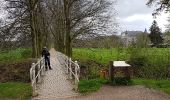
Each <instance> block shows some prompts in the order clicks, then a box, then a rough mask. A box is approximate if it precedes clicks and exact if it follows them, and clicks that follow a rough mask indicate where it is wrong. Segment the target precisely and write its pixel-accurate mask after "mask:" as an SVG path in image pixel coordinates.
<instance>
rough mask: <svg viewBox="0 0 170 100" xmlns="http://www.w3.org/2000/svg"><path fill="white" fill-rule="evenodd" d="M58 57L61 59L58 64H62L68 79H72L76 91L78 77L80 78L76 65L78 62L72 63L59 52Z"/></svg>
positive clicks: (78, 68)
mask: <svg viewBox="0 0 170 100" xmlns="http://www.w3.org/2000/svg"><path fill="white" fill-rule="evenodd" d="M59 55H60V57H59V58H60V59H62V61H60V63H61V62H62V63H63V64H64V66H65V70H66V74H68V75H69V79H74V84H75V90H77V89H78V82H79V77H80V67H79V65H78V62H77V61H75V62H74V61H72V60H71V58H69V57H68V56H66V55H65V54H63V53H60V52H59ZM73 70H74V71H73Z"/></svg>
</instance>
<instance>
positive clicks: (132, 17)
mask: <svg viewBox="0 0 170 100" xmlns="http://www.w3.org/2000/svg"><path fill="white" fill-rule="evenodd" d="M146 3H147V0H117V6H116V9H117V11H118V19H119V20H118V22H119V25H120V28H121V31H125V30H139V31H144V30H145V28H146V29H147V30H149V27H150V26H151V24H152V21H153V17H152V12H153V10H154V7H152V8H149V7H148V6H146ZM167 16H168V14H165V13H162V14H161V16H158V17H157V18H156V21H157V22H158V25H159V26H160V28H161V29H162V31H164V30H165V25H166V24H167Z"/></svg>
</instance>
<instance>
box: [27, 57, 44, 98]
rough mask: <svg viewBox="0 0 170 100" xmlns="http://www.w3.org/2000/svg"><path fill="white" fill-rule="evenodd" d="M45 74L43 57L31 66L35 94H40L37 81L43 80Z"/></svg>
mask: <svg viewBox="0 0 170 100" xmlns="http://www.w3.org/2000/svg"><path fill="white" fill-rule="evenodd" d="M44 75H45V59H44V57H42V58H41V59H39V60H38V62H37V63H32V66H31V68H30V79H31V85H32V91H33V96H36V95H38V93H37V91H36V90H37V83H41V82H42V76H44Z"/></svg>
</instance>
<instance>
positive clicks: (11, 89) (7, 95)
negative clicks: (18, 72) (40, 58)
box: [0, 82, 32, 100]
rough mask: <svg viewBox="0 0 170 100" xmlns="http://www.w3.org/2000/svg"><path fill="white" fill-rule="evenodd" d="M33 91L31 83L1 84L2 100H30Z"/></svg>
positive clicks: (0, 97)
mask: <svg viewBox="0 0 170 100" xmlns="http://www.w3.org/2000/svg"><path fill="white" fill-rule="evenodd" d="M31 94H32V90H31V86H30V84H29V83H14V82H9V83H0V99H1V100H4V99H16V100H28V99H29V98H30V97H31Z"/></svg>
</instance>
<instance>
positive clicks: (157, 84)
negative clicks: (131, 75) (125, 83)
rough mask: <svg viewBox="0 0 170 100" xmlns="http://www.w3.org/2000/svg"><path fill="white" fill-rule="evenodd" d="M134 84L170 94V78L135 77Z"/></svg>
mask: <svg viewBox="0 0 170 100" xmlns="http://www.w3.org/2000/svg"><path fill="white" fill-rule="evenodd" d="M132 81H133V85H143V86H146V87H148V88H153V89H158V90H161V91H163V92H165V93H168V94H170V80H151V79H133V80H132Z"/></svg>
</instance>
